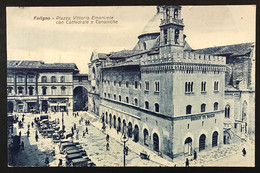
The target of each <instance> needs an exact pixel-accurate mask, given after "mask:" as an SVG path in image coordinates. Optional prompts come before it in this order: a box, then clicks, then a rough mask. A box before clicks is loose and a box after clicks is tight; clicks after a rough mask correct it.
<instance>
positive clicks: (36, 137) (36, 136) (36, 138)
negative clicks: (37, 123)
mask: <svg viewBox="0 0 260 173" xmlns="http://www.w3.org/2000/svg"><path fill="white" fill-rule="evenodd" d="M36 132H37V131H36ZM38 138H39V136H38V134H37V133H35V140H36V142H38Z"/></svg>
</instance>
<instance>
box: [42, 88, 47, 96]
mask: <svg viewBox="0 0 260 173" xmlns="http://www.w3.org/2000/svg"><path fill="white" fill-rule="evenodd" d="M46 91H47V88H46V87H43V88H42V95H46V93H47V92H46Z"/></svg>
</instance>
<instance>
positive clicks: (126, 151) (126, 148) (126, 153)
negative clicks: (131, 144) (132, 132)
mask: <svg viewBox="0 0 260 173" xmlns="http://www.w3.org/2000/svg"><path fill="white" fill-rule="evenodd" d="M125 155H128V146H126V147H125Z"/></svg>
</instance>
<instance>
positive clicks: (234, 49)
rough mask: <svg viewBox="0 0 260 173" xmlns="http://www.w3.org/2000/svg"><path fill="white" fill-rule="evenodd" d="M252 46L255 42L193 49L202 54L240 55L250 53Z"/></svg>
mask: <svg viewBox="0 0 260 173" xmlns="http://www.w3.org/2000/svg"><path fill="white" fill-rule="evenodd" d="M252 46H253V43H241V44H233V45H227V46H217V47H209V48H205V49H197V50H193V51H194V52H196V53H200V54H211V55H230V56H239V55H246V54H247V53H249V52H250V51H251V50H252Z"/></svg>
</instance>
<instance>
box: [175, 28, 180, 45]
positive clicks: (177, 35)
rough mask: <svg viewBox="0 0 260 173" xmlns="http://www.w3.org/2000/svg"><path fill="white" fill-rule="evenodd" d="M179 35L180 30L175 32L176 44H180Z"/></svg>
mask: <svg viewBox="0 0 260 173" xmlns="http://www.w3.org/2000/svg"><path fill="white" fill-rule="evenodd" d="M179 33H180V31H179V30H178V29H176V30H175V37H174V41H175V44H179V42H178V40H179Z"/></svg>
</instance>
